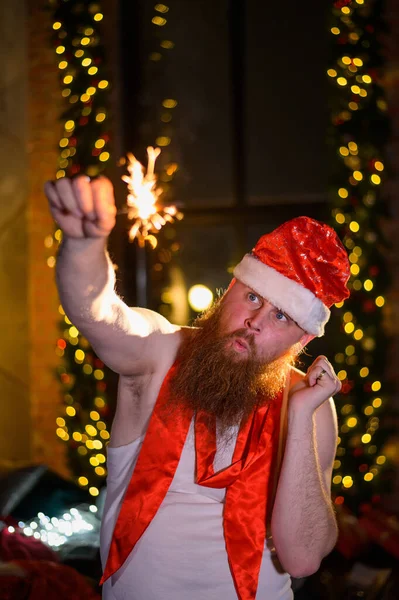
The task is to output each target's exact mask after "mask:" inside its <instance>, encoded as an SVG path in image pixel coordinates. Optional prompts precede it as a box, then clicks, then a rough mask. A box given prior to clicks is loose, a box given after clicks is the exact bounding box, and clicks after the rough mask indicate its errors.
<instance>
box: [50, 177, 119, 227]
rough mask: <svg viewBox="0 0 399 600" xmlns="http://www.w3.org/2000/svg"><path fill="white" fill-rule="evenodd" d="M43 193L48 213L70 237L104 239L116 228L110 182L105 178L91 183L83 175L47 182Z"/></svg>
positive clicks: (99, 178)
mask: <svg viewBox="0 0 399 600" xmlns="http://www.w3.org/2000/svg"><path fill="white" fill-rule="evenodd" d="M44 191H45V193H46V196H47V198H48V200H49V204H50V210H51V214H52V215H53V217H54V219H55V221H56V222H57V223H58V225H59V226H60V227H61V229H62V231H63V233H64V235H66V236H68V237H71V238H94V237H97V238H98V237H107V236H108V235H109V234H110V232H111V230H112V228H113V227H114V225H115V215H116V206H115V199H114V190H113V186H112V183H111V182H110V180H109V179H107V178H106V177H98V178H97V179H95V180H94V181H90V179H89V178H88V177H86V176H85V175H80V176H79V177H76V178H75V179H68V178H66V177H63V178H62V179H58V180H57V181H54V182H53V181H48V182H47V183H46V185H45V187H44Z"/></svg>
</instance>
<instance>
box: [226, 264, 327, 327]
mask: <svg viewBox="0 0 399 600" xmlns="http://www.w3.org/2000/svg"><path fill="white" fill-rule="evenodd" d="M234 276H235V277H236V278H237V279H239V280H240V281H241V282H242V283H244V284H245V285H247V286H248V287H250V288H251V289H252V290H254V292H257V293H258V294H259V295H260V296H262V297H263V298H266V300H268V301H269V302H271V303H272V304H273V305H274V306H276V307H277V308H279V309H280V310H282V311H284V312H285V313H287V315H288V316H289V317H291V319H293V320H294V321H295V322H296V323H297V324H298V325H299V326H300V327H302V329H304V330H305V331H306V332H307V333H310V334H312V335H315V336H317V337H321V336H322V335H323V334H324V325H325V324H326V323H327V321H328V320H329V318H330V314H331V313H330V310H329V309H328V308H327V306H326V305H325V304H323V302H322V301H321V300H320V299H319V298H317V297H316V296H315V295H314V294H313V293H312V292H311V291H310V290H308V289H307V288H305V287H304V286H302V285H301V284H300V283H297V282H296V281H293V280H292V279H289V277H286V276H285V275H282V274H281V273H279V272H278V271H276V270H275V269H273V268H272V267H269V266H268V265H265V264H264V263H263V262H262V261H260V260H258V259H257V258H256V257H255V256H254V255H253V254H246V255H245V256H244V258H243V259H242V261H241V262H240V263H239V264H238V265H237V266H236V268H235V269H234Z"/></svg>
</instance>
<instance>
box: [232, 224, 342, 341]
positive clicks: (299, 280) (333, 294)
mask: <svg viewBox="0 0 399 600" xmlns="http://www.w3.org/2000/svg"><path fill="white" fill-rule="evenodd" d="M234 276H235V277H236V278H237V279H239V280H240V281H241V282H242V283H244V284H245V285H247V286H248V287H250V288H251V289H253V290H254V291H255V292H257V293H258V294H259V295H260V296H262V297H263V298H266V299H267V300H268V301H269V302H271V303H272V304H273V305H274V306H276V307H278V308H279V309H280V310H282V311H284V312H285V313H287V315H288V316H289V317H291V318H292V319H293V320H294V321H295V322H296V323H297V324H298V325H299V326H300V327H302V329H304V331H306V332H307V333H309V334H311V335H313V336H317V337H321V336H322V335H323V334H324V326H325V324H326V323H327V321H328V320H329V318H330V314H331V313H330V310H329V309H330V307H331V306H332V305H333V304H335V303H337V302H341V301H342V300H345V298H348V296H349V290H348V288H347V286H346V284H347V281H348V279H349V277H350V265H349V261H348V255H347V253H346V250H345V248H344V247H343V245H342V243H341V241H340V240H339V238H338V236H337V234H336V233H335V231H334V229H332V228H331V227H329V226H328V225H326V224H324V223H320V222H319V221H315V220H314V219H310V218H309V217H297V218H295V219H292V220H291V221H287V222H286V223H283V224H282V225H280V227H278V228H277V229H275V230H274V231H272V232H271V233H267V234H266V235H264V236H262V237H261V238H260V240H259V241H258V243H257V244H256V246H255V248H254V249H253V250H252V252H251V253H250V254H246V255H245V256H244V258H243V259H242V261H241V262H240V263H239V264H238V265H237V266H236V268H235V269H234Z"/></svg>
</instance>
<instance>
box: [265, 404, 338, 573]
mask: <svg viewBox="0 0 399 600" xmlns="http://www.w3.org/2000/svg"><path fill="white" fill-rule="evenodd" d="M271 530H272V535H273V540H274V543H275V546H276V551H277V554H278V556H279V559H280V561H281V563H282V565H283V567H284V568H285V569H286V570H287V571H288V572H289V573H290V574H291V575H293V576H296V577H304V576H306V575H309V574H311V573H314V572H315V571H316V570H317V569H318V567H319V564H320V561H321V560H322V558H323V557H324V556H326V555H327V554H328V553H329V552H330V551H331V550H332V548H333V547H334V545H335V542H336V537H337V525H336V520H335V515H334V511H333V508H332V503H331V499H330V496H329V492H328V491H327V490H326V489H325V485H324V483H323V476H322V473H321V469H320V466H319V463H318V459H317V452H316V440H315V433H314V423H313V413H312V412H310V411H295V410H294V411H291V412H289V416H288V434H287V442H286V448H285V454H284V460H283V464H282V468H281V473H280V478H279V483H278V487H277V493H276V498H275V504H274V508H273V515H272V522H271Z"/></svg>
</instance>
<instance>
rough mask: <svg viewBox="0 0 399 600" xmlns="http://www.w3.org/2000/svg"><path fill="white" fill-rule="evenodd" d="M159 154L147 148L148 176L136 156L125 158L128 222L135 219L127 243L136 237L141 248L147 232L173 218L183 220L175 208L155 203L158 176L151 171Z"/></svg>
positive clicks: (159, 193)
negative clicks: (126, 163)
mask: <svg viewBox="0 0 399 600" xmlns="http://www.w3.org/2000/svg"><path fill="white" fill-rule="evenodd" d="M160 153H161V149H160V148H152V146H149V147H148V148H147V155H148V166H147V173H145V169H144V167H143V165H142V164H141V163H140V162H139V161H138V160H137V159H136V157H135V156H133V154H131V153H129V154H128V155H127V158H128V161H129V162H128V165H127V170H128V171H129V175H123V177H122V179H123V181H125V182H126V183H127V185H128V190H129V195H128V197H127V205H128V210H127V214H128V219H131V220H134V223H133V225H132V227H131V228H130V231H129V238H130V240H134V239H135V238H137V240H138V242H139V245H140V246H144V244H145V239H146V237H147V236H148V235H149V234H150V233H156V232H157V231H159V230H160V229H161V228H162V227H163V226H164V225H165V224H166V223H167V222H169V223H172V222H173V221H174V219H175V218H177V219H181V218H182V214H181V213H179V212H178V211H177V208H176V206H173V205H170V206H162V207H161V206H159V204H158V198H159V196H160V195H161V194H162V189H161V188H160V187H158V186H157V176H156V175H155V171H154V169H155V161H156V159H157V158H158V156H159V155H160Z"/></svg>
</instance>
